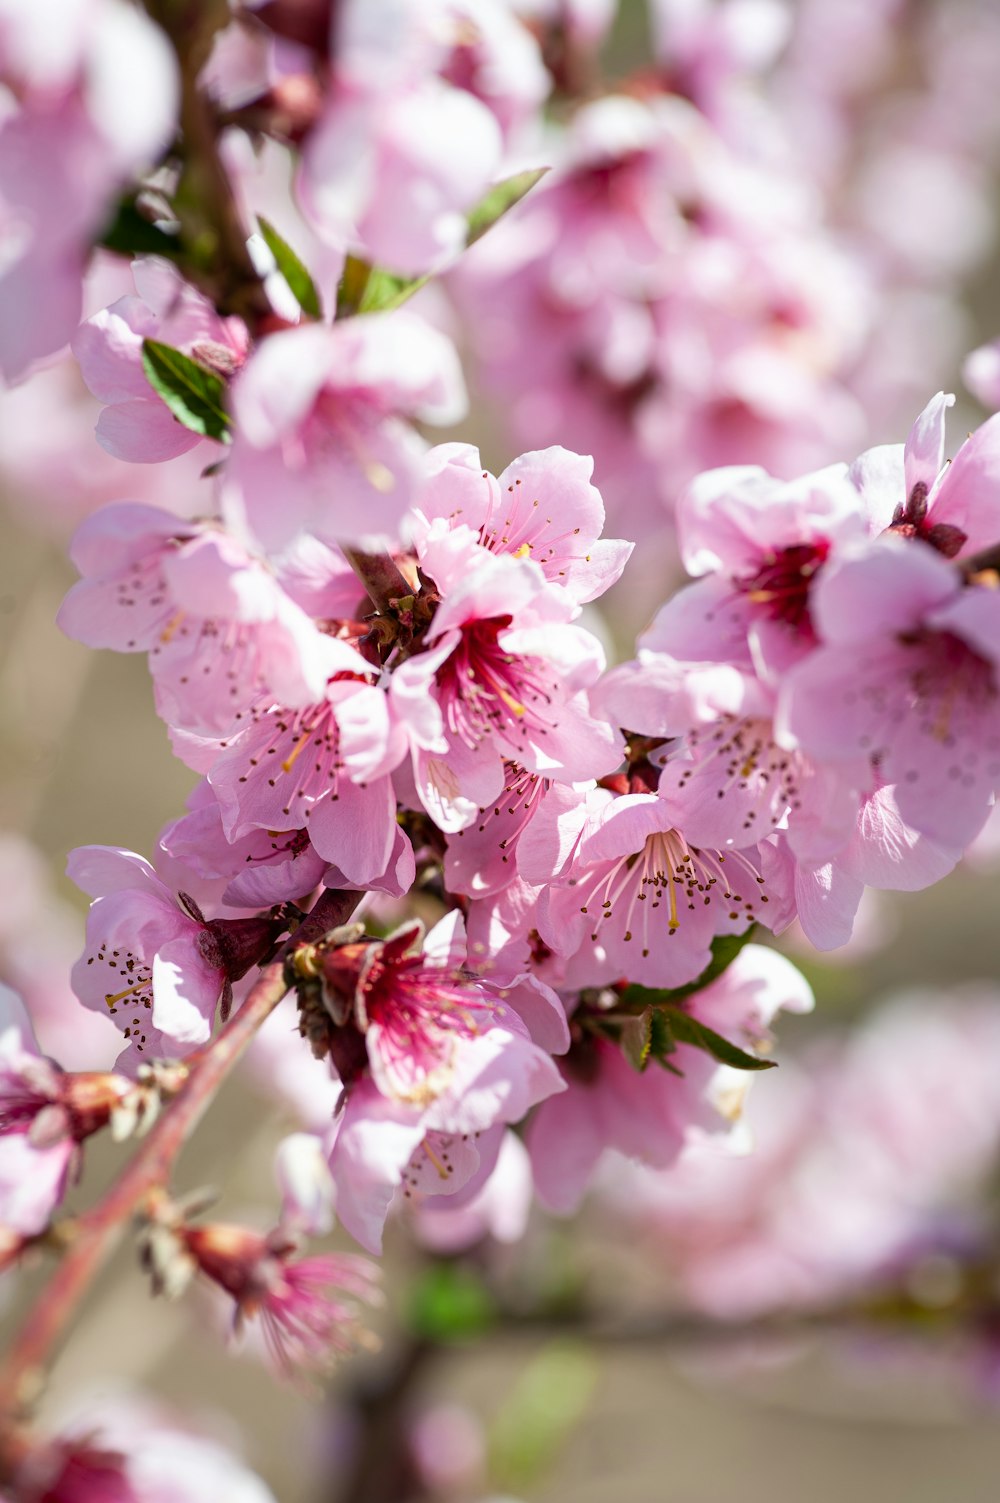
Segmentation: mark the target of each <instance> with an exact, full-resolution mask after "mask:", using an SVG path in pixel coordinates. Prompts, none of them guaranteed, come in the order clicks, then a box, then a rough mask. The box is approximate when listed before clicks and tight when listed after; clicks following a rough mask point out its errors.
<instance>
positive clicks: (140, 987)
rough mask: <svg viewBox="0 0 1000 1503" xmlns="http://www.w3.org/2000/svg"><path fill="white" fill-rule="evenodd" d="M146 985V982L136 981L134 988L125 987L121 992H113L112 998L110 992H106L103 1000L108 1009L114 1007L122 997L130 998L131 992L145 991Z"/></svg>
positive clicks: (147, 983)
mask: <svg viewBox="0 0 1000 1503" xmlns="http://www.w3.org/2000/svg"><path fill="white" fill-rule="evenodd" d="M148 985H149V982H148V981H137V982H136V984H135V986H127V987H126V988H125V990H124V991H123V992H115V994H114V995H113V996H112V994H111V993H110V992H106V993H105V996H104V1000H105V1002H106V1003H107V1004H108V1006H109V1007H114V1005H115V1003H116V1002H120V1001H121V999H122V998H123V997H131V995H132V993H133V992H142V991H145V990H146V987H147V986H148Z"/></svg>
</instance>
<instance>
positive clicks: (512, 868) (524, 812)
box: [444, 762, 552, 898]
mask: <svg viewBox="0 0 1000 1503" xmlns="http://www.w3.org/2000/svg"><path fill="white" fill-rule="evenodd" d="M551 787H552V784H551V782H550V780H549V779H548V778H544V777H541V776H540V775H539V774H538V773H536V772H528V771H526V770H525V768H523V767H521V766H519V765H518V763H516V762H506V763H505V764H504V784H503V787H502V789H501V790H500V792H499V794H498V795H497V799H496V802H495V803H494V804H492V805H487V807H486V808H485V809H480V810H479V812H478V818H477V819H475V820H474V821H473V823H472V824H469V825H466V827H465V829H463V830H455V831H453V832H452V833H451V834H450V835H449V837H448V848H447V850H446V851H445V858H444V862H445V880H446V883H447V887H448V891H449V892H458V893H465V894H467V895H468V896H469V897H472V898H485V897H490V896H491V895H492V894H493V893H497V892H500V891H501V889H502V888H504V887H506V886H508V884H509V883H511V882H512V881H513V880H514V879H515V877H516V876H517V847H518V842H519V840H520V838H521V836H522V835H523V834H524V831H525V830H526V829H527V827H528V825H529V823H530V821H531V819H532V817H533V816H534V815H535V814H536V813H537V812H538V809H539V808H540V806H541V801H542V799H543V798H544V797H545V795H546V793H547V792H548V790H549V789H550V788H551Z"/></svg>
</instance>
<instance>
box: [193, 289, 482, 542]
mask: <svg viewBox="0 0 1000 1503" xmlns="http://www.w3.org/2000/svg"><path fill="white" fill-rule="evenodd" d="M232 407H233V413H234V416H235V419H236V432H235V436H234V440H233V444H232V448H231V451H230V457H229V459H228V461H227V465H226V484H225V487H224V490H223V507H224V511H225V515H226V518H227V520H228V521H229V522H230V523H231V525H232V526H233V527H234V529H236V530H238V531H242V532H245V533H247V534H249V536H251V537H253V538H254V539H256V541H257V542H258V543H259V544H260V545H261V546H263V547H264V548H266V549H268V550H270V551H273V552H280V550H282V549H283V548H286V547H287V546H288V545H289V544H290V543H291V542H293V541H294V539H295V538H296V537H297V536H298V535H299V534H300V533H302V532H303V531H309V532H312V533H313V534H315V536H317V537H318V538H320V539H321V540H322V541H323V542H328V543H330V544H334V545H335V544H337V543H342V542H349V543H363V542H364V541H365V540H366V539H368V540H372V539H375V540H381V541H383V542H384V541H385V540H386V539H387V538H392V537H394V536H395V534H396V532H397V529H398V527H399V524H400V522H401V520H402V518H403V515H404V513H405V511H406V508H407V507H408V506H409V505H410V503H411V501H412V499H413V492H414V490H415V487H416V485H417V483H418V481H419V478H420V472H421V463H422V456H423V453H424V448H425V446H424V443H423V441H422V439H420V438H419V436H418V435H417V433H416V431H415V430H414V429H413V428H412V427H411V426H410V420H412V419H420V420H421V421H423V422H427V423H449V422H454V421H455V420H456V419H457V418H459V417H461V415H462V413H463V411H464V408H465V390H464V387H463V384H462V375H461V370H460V368H459V364H458V357H457V355H456V353H455V350H454V348H453V346H452V345H451V343H450V342H449V340H448V339H446V337H445V336H444V335H443V334H440V333H438V331H437V330H436V329H434V328H432V327H431V326H430V325H428V324H426V323H425V322H424V321H423V319H421V318H419V317H418V316H417V314H415V313H411V312H410V311H409V310H408V309H398V310H396V311H395V312H391V313H373V314H366V315H364V316H363V317H359V318H352V319H344V320H342V321H341V322H339V323H336V324H334V325H333V326H332V327H326V326H324V325H321V324H310V325H308V326H304V327H302V328H298V329H289V330H286V331H284V332H282V333H279V334H272V335H270V336H269V337H268V338H267V339H265V340H264V341H263V342H262V343H261V344H260V345H259V346H258V347H257V349H256V350H255V351H254V353H253V355H252V356H251V357H250V359H249V361H248V362H247V364H246V366H245V368H244V370H243V371H242V372H241V374H240V375H239V377H238V378H237V380H236V381H235V382H234V385H233V391H232ZM276 495H280V496H281V498H282V503H281V505H280V506H275V504H274V497H275V496H276Z"/></svg>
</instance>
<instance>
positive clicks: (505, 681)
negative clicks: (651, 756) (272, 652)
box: [389, 528, 620, 830]
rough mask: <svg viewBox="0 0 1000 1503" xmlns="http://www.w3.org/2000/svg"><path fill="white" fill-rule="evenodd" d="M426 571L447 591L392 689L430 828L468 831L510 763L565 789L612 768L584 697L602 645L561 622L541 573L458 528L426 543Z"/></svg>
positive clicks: (566, 610)
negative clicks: (443, 582) (422, 642)
mask: <svg viewBox="0 0 1000 1503" xmlns="http://www.w3.org/2000/svg"><path fill="white" fill-rule="evenodd" d="M423 566H424V569H425V571H426V572H428V573H429V574H430V575H431V576H432V577H433V578H435V580H436V579H437V575H438V574H440V576H441V578H442V579H446V580H447V581H448V584H447V586H444V587H443V591H444V598H443V600H442V602H441V604H440V605H439V606H438V608H437V612H436V614H435V616H434V619H433V622H432V623H431V628H430V630H429V632H428V634H427V638H426V641H425V645H424V650H423V651H422V652H419V653H415V654H414V655H413V656H412V657H410V658H408V659H407V660H406V661H405V662H403V663H402V664H401V665H400V666H399V667H398V668H397V669H395V671H394V672H393V675H392V680H391V683H390V690H389V693H390V700H391V703H392V707H393V711H394V714H395V716H396V720H397V723H398V724H399V725H400V726H401V727H402V729H403V731H404V733H405V736H406V738H407V739H408V740H409V742H410V744H411V746H412V748H413V763H414V772H415V775H416V782H417V789H418V792H419V794H420V797H421V799H422V801H423V803H424V806H425V808H426V809H427V811H428V813H430V815H431V817H432V818H433V819H434V820H435V822H436V823H437V824H438V825H439V826H440V827H441V828H442V829H444V830H456V829H461V828H463V827H464V826H465V825H468V824H471V823H472V822H473V820H474V819H475V817H476V814H477V811H478V810H479V809H481V808H485V807H487V806H488V805H489V804H490V803H491V802H493V801H494V800H495V799H496V798H497V797H498V796H499V794H500V793H501V791H502V789H503V787H504V783H505V780H506V774H505V763H507V762H511V761H513V762H516V763H517V764H518V765H519V766H521V767H524V768H525V769H526V770H528V771H530V772H536V773H542V774H544V775H545V776H547V777H551V778H555V779H558V780H559V781H561V782H574V781H576V780H577V779H580V778H588V777H592V776H595V775H599V774H601V773H604V772H610V771H612V770H613V769H614V768H615V767H616V766H617V765H618V762H619V760H620V743H619V739H618V737H617V735H616V733H615V732H614V731H613V729H612V728H611V727H610V726H608V725H607V724H605V723H603V722H601V721H598V720H596V719H595V718H594V717H593V716H592V715H591V714H590V712H589V709H588V706H587V700H586V692H585V691H586V690H587V689H588V688H589V687H590V686H591V685H592V684H593V683H594V682H595V680H596V679H597V677H598V675H599V673H600V671H601V669H602V667H603V666H604V657H603V652H602V650H601V646H600V644H599V642H598V641H597V639H596V638H595V637H593V636H591V634H590V633H589V632H587V631H585V630H583V629H582V628H581V627H579V626H576V625H574V624H572V623H571V622H569V621H568V619H567V618H568V616H569V615H570V614H571V613H572V610H573V607H572V604H571V603H570V602H569V601H567V600H566V598H565V596H564V595H562V594H561V593H560V592H559V591H557V590H555V589H553V588H552V586H550V585H549V584H548V583H547V581H546V580H545V578H544V575H543V573H542V570H541V568H540V566H539V565H537V564H535V563H534V562H533V561H532V560H531V559H528V558H512V557H510V556H509V555H507V554H494V553H492V552H490V551H489V550H488V549H485V548H482V547H481V546H480V545H479V543H478V542H476V541H475V538H474V535H473V534H472V533H471V531H469V530H468V529H464V528H463V529H456V530H455V531H453V532H450V533H448V534H446V535H444V536H442V537H439V538H437V539H436V540H434V542H433V544H432V543H430V542H428V545H427V546H426V547H425V550H424V561H423Z"/></svg>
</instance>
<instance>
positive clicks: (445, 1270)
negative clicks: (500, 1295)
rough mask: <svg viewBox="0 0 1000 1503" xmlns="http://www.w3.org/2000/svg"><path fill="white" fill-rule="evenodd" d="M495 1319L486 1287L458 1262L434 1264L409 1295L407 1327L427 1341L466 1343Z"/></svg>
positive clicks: (424, 1273) (493, 1306)
mask: <svg viewBox="0 0 1000 1503" xmlns="http://www.w3.org/2000/svg"><path fill="white" fill-rule="evenodd" d="M495 1319H496V1306H495V1303H494V1300H493V1298H492V1296H491V1294H490V1292H489V1290H488V1289H487V1288H486V1286H485V1284H483V1283H482V1281H481V1280H480V1279H478V1278H477V1277H476V1275H475V1274H474V1273H473V1272H472V1271H471V1270H470V1269H468V1268H465V1267H462V1266H461V1265H460V1264H457V1263H433V1264H432V1265H431V1266H430V1267H429V1268H427V1269H426V1270H425V1271H424V1272H423V1273H422V1274H421V1276H420V1278H419V1279H418V1280H417V1283H416V1285H415V1287H414V1289H413V1291H412V1293H411V1295H410V1305H409V1325H410V1328H411V1330H412V1331H413V1332H414V1334H415V1335H417V1336H423V1337H424V1338H425V1339H426V1340H428V1341H437V1342H452V1341H467V1340H468V1339H469V1338H470V1337H473V1336H478V1335H480V1334H481V1332H483V1331H485V1330H487V1329H488V1328H489V1327H490V1326H491V1325H492V1324H493V1322H494V1320H495Z"/></svg>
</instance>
